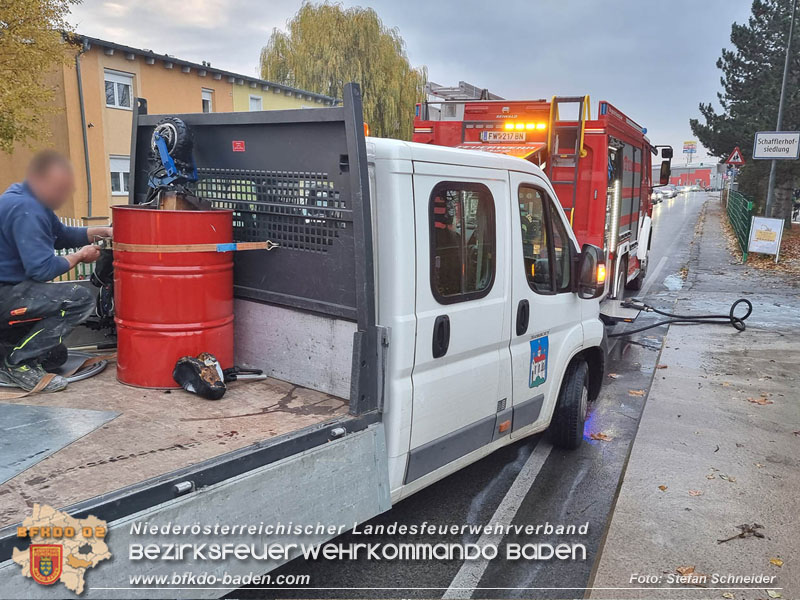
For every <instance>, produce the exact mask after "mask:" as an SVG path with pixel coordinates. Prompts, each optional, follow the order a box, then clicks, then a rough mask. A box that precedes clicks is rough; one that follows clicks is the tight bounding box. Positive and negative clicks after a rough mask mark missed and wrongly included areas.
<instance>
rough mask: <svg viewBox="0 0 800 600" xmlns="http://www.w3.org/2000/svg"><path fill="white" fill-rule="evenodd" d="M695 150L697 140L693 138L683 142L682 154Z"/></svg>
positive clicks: (692, 152)
mask: <svg viewBox="0 0 800 600" xmlns="http://www.w3.org/2000/svg"><path fill="white" fill-rule="evenodd" d="M695 152H697V142H695V141H694V140H687V141H685V142H683V153H684V154H694V153H695Z"/></svg>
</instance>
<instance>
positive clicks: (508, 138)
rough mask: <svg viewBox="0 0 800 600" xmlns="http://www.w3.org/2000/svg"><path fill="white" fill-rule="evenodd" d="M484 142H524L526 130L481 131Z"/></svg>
mask: <svg viewBox="0 0 800 600" xmlns="http://www.w3.org/2000/svg"><path fill="white" fill-rule="evenodd" d="M481 141H482V142H524V141H525V132H524V131H481Z"/></svg>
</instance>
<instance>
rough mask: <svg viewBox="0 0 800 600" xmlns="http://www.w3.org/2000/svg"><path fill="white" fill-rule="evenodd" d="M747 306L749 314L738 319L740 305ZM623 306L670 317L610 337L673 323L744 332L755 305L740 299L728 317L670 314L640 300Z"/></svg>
mask: <svg viewBox="0 0 800 600" xmlns="http://www.w3.org/2000/svg"><path fill="white" fill-rule="evenodd" d="M742 303H744V304H746V305H747V312H746V313H745V314H744V315H742V316H741V317H737V316H736V314H735V312H736V308H737V307H738V306H739V305H740V304H742ZM622 306H623V307H625V308H635V309H639V310H642V311H644V312H653V313H656V314H659V315H664V316H665V317H669V318H668V319H662V320H661V321H656V322H655V323H651V324H650V325H646V326H644V327H639V328H638V329H627V330H625V331H620V332H618V333H609V334H608V337H621V336H623V335H631V334H633V333H639V332H641V331H647V330H648V329H653V328H654V327H660V326H661V325H668V324H671V323H683V324H700V323H709V324H713V325H728V324H730V325H732V326H733V327H734V329H736V330H738V331H744V330H745V328H746V325H745V323H744V322H745V320H746V319H747V317H749V316H750V315H751V314H752V312H753V303H752V302H750V300H748V299H747V298H739V299H738V300H737V301H736V302H734V303H733V304H731V309H730V311H729V312H728V314H727V315H680V314H677V313H670V312H666V311H663V310H659V309H657V308H656V307H654V306H650V305H649V304H646V303H644V302H641V301H639V300H636V299H635V298H634V299H631V300H626V301H624V302H623V303H622Z"/></svg>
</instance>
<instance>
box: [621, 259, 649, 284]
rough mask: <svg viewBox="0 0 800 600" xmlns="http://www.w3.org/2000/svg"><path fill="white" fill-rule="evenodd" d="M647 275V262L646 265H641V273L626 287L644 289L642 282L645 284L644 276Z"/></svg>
mask: <svg viewBox="0 0 800 600" xmlns="http://www.w3.org/2000/svg"><path fill="white" fill-rule="evenodd" d="M645 277H647V265H646V264H645V266H644V267H639V274H638V275H636V277H635V278H633V279H631V280H630V281H629V282H628V283H627V285H626V286H625V289H628V290H640V289H642V284H644V278H645Z"/></svg>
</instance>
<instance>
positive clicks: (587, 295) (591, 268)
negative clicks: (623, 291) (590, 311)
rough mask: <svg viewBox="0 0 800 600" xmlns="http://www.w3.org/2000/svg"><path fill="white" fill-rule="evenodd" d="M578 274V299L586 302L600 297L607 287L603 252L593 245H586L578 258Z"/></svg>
mask: <svg viewBox="0 0 800 600" xmlns="http://www.w3.org/2000/svg"><path fill="white" fill-rule="evenodd" d="M578 273H579V276H578V277H579V278H578V289H577V292H578V297H579V298H582V299H584V300H591V299H592V298H598V297H600V296H601V295H602V294H603V291H604V290H605V285H606V264H605V260H604V256H603V251H602V250H601V249H600V248H598V247H597V246H593V245H592V244H584V245H583V248H581V254H580V257H579V258H578Z"/></svg>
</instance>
